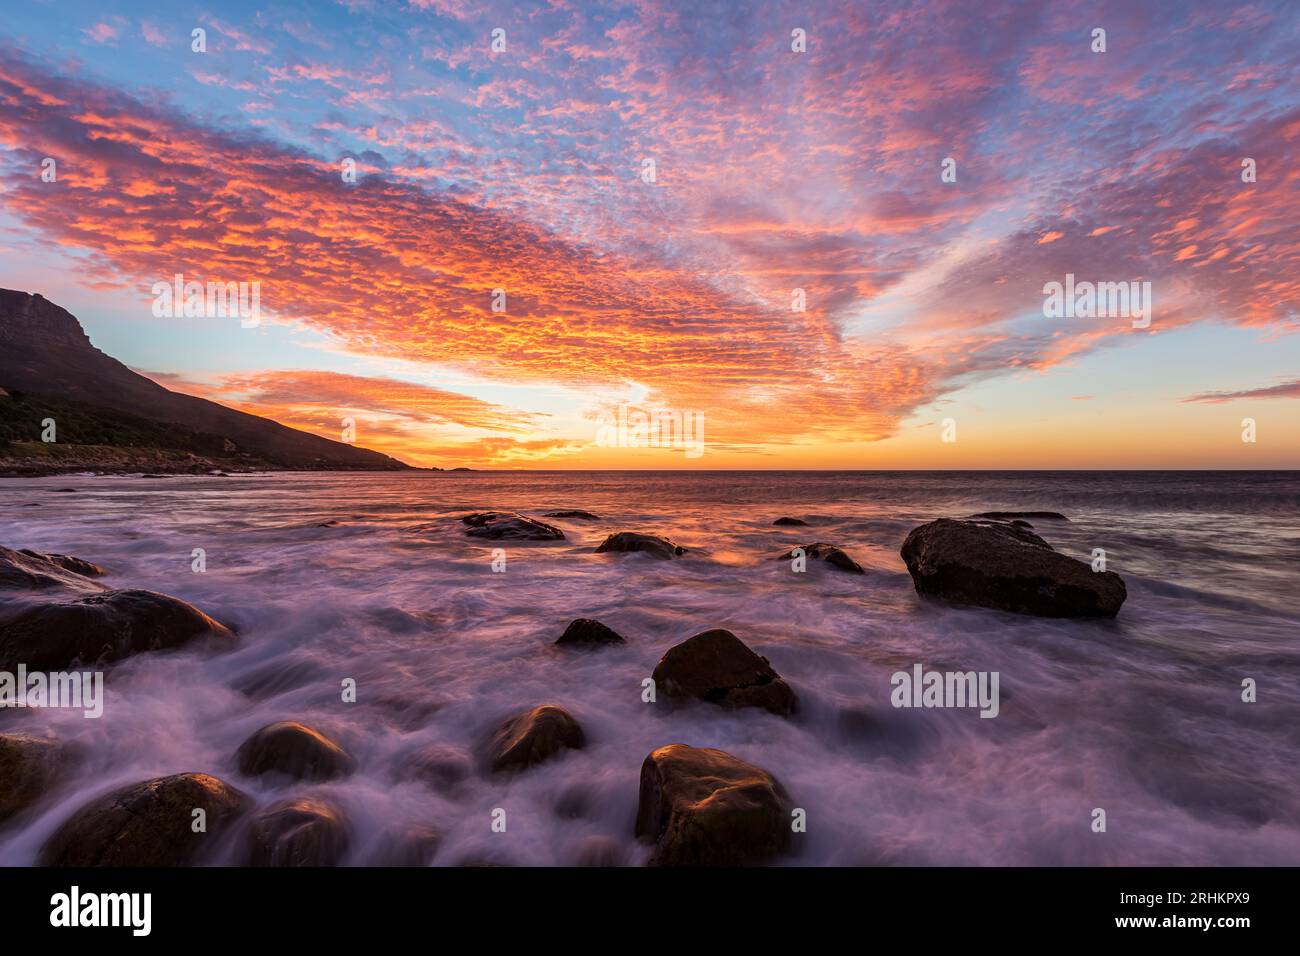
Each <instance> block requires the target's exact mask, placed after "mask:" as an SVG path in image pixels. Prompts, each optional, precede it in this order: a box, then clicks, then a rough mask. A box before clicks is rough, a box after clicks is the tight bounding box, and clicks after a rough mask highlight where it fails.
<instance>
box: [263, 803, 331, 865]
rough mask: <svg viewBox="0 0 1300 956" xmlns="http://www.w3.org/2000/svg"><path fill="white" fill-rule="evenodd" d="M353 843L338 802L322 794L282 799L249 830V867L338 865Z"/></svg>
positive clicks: (268, 809)
mask: <svg viewBox="0 0 1300 956" xmlns="http://www.w3.org/2000/svg"><path fill="white" fill-rule="evenodd" d="M351 844H352V832H351V828H350V827H349V826H348V822H347V818H346V817H345V816H344V814H343V810H342V808H341V807H339V805H338V804H336V803H334V802H333V801H331V800H327V799H324V798H321V797H295V798H293V799H289V800H282V801H280V802H279V803H277V804H274V805H272V806H270V807H268V808H267V809H266V810H264V811H262V812H261V813H259V814H258V815H257V817H256V818H255V819H254V821H253V826H252V828H251V830H250V831H249V865H250V866H337V865H338V863H339V860H341V859H342V858H343V856H344V854H346V853H347V851H348V847H350V846H351Z"/></svg>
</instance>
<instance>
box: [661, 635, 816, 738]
mask: <svg viewBox="0 0 1300 956" xmlns="http://www.w3.org/2000/svg"><path fill="white" fill-rule="evenodd" d="M652 676H653V678H654V682H655V685H656V686H657V687H659V688H662V690H663V692H664V693H665V694H667V695H668V696H669V697H693V698H696V699H698V700H705V701H708V702H710V703H713V704H718V705H720V706H722V707H728V708H731V707H762V708H763V709H764V710H769V711H771V712H772V713H774V714H779V715H781V716H785V715H788V714H791V713H793V712H794V709H795V706H796V703H797V699H796V697H795V693H794V691H793V690H791V688H790V685H789V684H787V683H786V682H785V681H784V680H782V679H781V675H780V674H778V673H777V672H776V671H775V670H773V669H772V665H771V664H769V663H768V661H767V658H766V657H761V656H759V655H758V654H755V653H754V652H753V651H752V650H750V649H749V648H748V647H747V646H746V645H745V643H744V641H742V640H741V639H740V638H738V637H736V635H735V634H732V633H731V632H730V631H725V630H722V629H721V628H718V629H715V630H712V631H704V632H703V633H701V634H696V635H695V636H694V637H692V638H689V639H687V640H685V641H682V643H680V644H676V645H674V646H673V647H670V648H669V649H668V651H667V653H665V654H664V656H663V657H661V658H660V659H659V663H658V664H656V665H655V669H654V673H653V675H652Z"/></svg>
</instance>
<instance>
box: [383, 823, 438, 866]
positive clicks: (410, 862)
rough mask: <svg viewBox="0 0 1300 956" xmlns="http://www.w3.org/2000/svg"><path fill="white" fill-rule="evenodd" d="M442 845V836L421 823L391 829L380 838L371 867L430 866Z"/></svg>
mask: <svg viewBox="0 0 1300 956" xmlns="http://www.w3.org/2000/svg"><path fill="white" fill-rule="evenodd" d="M441 844H442V834H440V833H439V832H438V831H437V830H435V829H434V828H433V827H430V826H425V825H424V824H420V823H411V824H407V825H405V826H397V827H391V828H389V829H388V830H385V831H384V832H383V833H382V834H381V835H380V837H379V843H378V845H377V847H376V849H375V855H374V859H373V860H371V861H370V864H369V865H370V866H428V865H429V864H430V863H432V862H433V858H434V856H436V855H437V853H438V847H439V846H440V845H441Z"/></svg>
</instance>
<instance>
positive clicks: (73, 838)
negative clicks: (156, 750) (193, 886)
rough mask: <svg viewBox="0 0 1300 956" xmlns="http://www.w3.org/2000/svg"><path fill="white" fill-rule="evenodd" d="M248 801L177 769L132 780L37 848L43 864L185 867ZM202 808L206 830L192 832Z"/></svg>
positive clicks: (219, 782) (224, 787)
mask: <svg viewBox="0 0 1300 956" xmlns="http://www.w3.org/2000/svg"><path fill="white" fill-rule="evenodd" d="M251 807H252V801H251V800H250V799H249V798H248V797H247V796H245V795H244V794H243V793H241V792H240V791H238V790H236V789H235V788H234V787H232V786H230V785H229V784H227V783H225V782H224V781H222V780H218V779H217V778H216V777H213V776H210V775H208V774H206V773H180V774H176V775H174V776H170V777H158V778H157V779H154V780H146V781H144V782H143V783H135V784H131V785H130V786H127V787H122V788H121V789H119V790H115V791H113V792H112V793H110V794H107V795H106V796H102V797H97V798H96V799H94V800H92V801H91V802H90V803H88V804H86V805H85V806H83V807H82V808H81V809H80V810H78V811H77V812H76V813H74V814H73V815H72V816H71V817H70V818H69V819H68V820H67V821H66V822H65V823H64V824H63V825H62V826H61V827H59V829H58V830H56V831H55V833H54V835H53V836H51V837H50V838H49V840H47V841H46V843H45V846H44V847H43V848H42V849H41V853H40V858H39V863H40V865H42V866H188V865H191V864H194V863H197V862H200V861H202V860H203V859H204V858H205V855H206V851H208V850H209V849H211V848H212V847H214V846H215V845H216V842H217V840H218V838H219V837H220V836H221V835H222V833H224V832H225V830H226V829H227V828H228V827H229V826H230V825H231V824H232V823H234V822H235V821H236V820H237V819H239V817H241V816H242V815H243V814H245V813H246V812H248V810H249V809H251ZM195 810H203V811H204V820H205V825H206V832H203V833H196V832H195V831H194V821H195V816H194V811H195Z"/></svg>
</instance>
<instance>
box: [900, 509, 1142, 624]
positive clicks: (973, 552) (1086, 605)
mask: <svg viewBox="0 0 1300 956" xmlns="http://www.w3.org/2000/svg"><path fill="white" fill-rule="evenodd" d="M900 553H901V554H902V557H903V560H904V561H905V562H906V563H907V570H908V571H909V572H910V573H911V575H912V583H913V584H914V585H915V586H916V591H917V593H918V594H925V595H932V596H935V597H940V598H943V599H945V600H947V601H951V602H952V603H954V604H969V605H975V606H977V607H987V608H995V609H997V610H1002V611H1014V612H1015V613H1017V614H1034V615H1038V616H1040V617H1114V616H1115V615H1116V614H1118V613H1119V609H1120V605H1122V604H1123V603H1124V599H1125V598H1126V597H1127V596H1128V592H1127V589H1126V588H1125V586H1124V580H1123V579H1122V578H1121V577H1120V576H1119V575H1118V574H1116V573H1115V572H1113V571H1099V572H1097V571H1093V570H1092V566H1091V565H1089V564H1087V563H1085V562H1083V561H1078V560H1076V559H1074V558H1071V557H1069V556H1068V555H1064V554H1061V553H1060V552H1058V551H1055V550H1054V549H1053V548H1052V547H1051V545H1049V544H1048V543H1047V542H1046V541H1044V540H1043V539H1042V538H1040V537H1039V536H1038V535H1036V534H1035V533H1034V532H1033V531H1030V530H1029V529H1028V528H1022V527H1019V526H1016V525H1012V524H1004V523H999V522H974V521H956V520H953V519H951V518H940V519H939V520H937V521H932V522H930V523H929V524H925V525H921V526H920V527H919V528H914V529H912V531H911V533H910V534H908V536H907V540H905V541H904V542H903V547H902V550H901V552H900Z"/></svg>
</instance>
